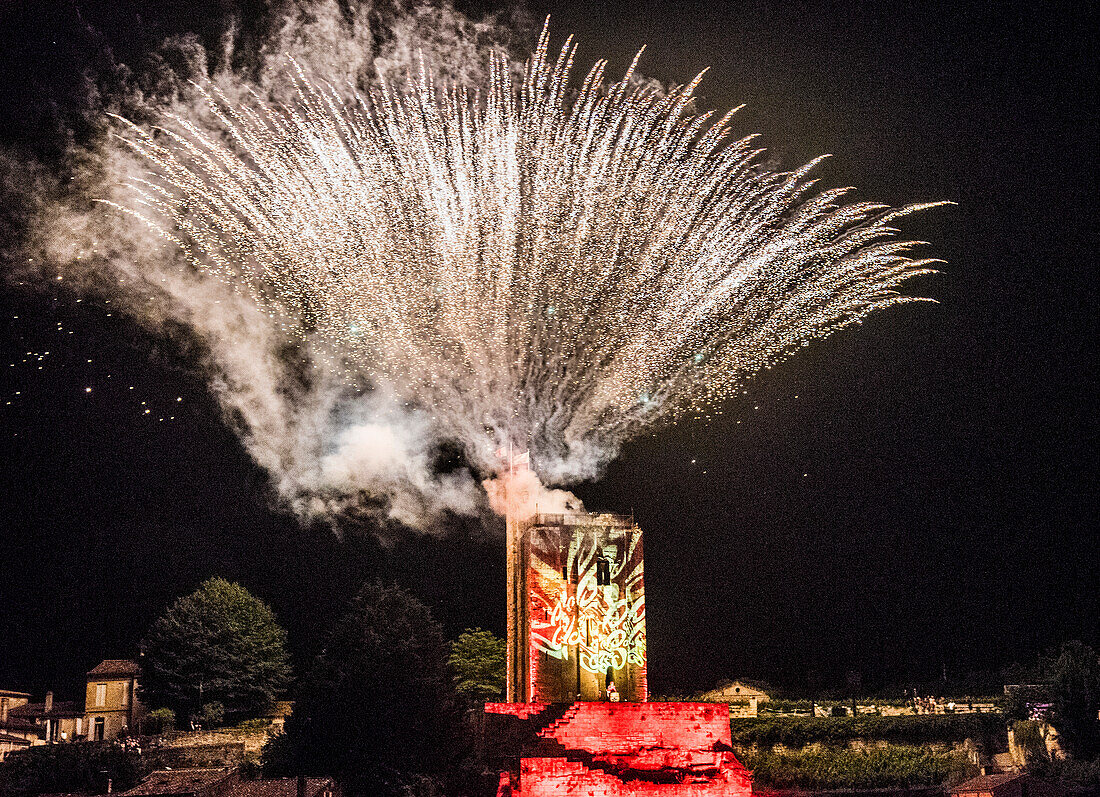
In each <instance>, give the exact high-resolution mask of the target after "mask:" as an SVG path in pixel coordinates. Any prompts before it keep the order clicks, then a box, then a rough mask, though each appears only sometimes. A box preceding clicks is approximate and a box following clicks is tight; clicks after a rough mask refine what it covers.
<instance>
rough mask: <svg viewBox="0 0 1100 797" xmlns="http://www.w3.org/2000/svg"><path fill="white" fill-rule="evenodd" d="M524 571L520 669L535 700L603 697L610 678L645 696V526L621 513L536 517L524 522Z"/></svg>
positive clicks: (639, 698)
mask: <svg viewBox="0 0 1100 797" xmlns="http://www.w3.org/2000/svg"><path fill="white" fill-rule="evenodd" d="M519 531H520V535H519V536H520V540H521V546H520V557H521V560H522V563H523V567H522V572H523V573H525V574H526V590H524V593H525V594H524V595H523V598H522V601H523V605H522V610H521V611H520V612H519V615H520V623H519V624H520V628H518V629H517V631H519V636H520V638H521V639H525V640H526V645H523V646H517V651H516V653H517V654H518V655H519V656H521V657H522V659H523V660H522V662H517V669H519V668H522V669H519V671H520V672H521V673H523V675H524V676H525V678H524V680H525V681H526V683H525V687H526V688H525V689H524V690H522V691H523V693H524V695H525V697H526V699H527V700H529V701H539V702H545V703H560V702H572V701H573V700H575V699H577V697H578V695H579V696H580V699H582V700H599V699H601V698H602V697H604V696H605V694H606V689H607V684H608V678H609V676H610V679H611V680H612V681H613V682H614V684H615V687H616V690H617V691H618V693H619V695H620V697H621V699H622V700H624V701H634V702H644V701H645V700H646V698H647V696H648V689H647V684H646V646H645V643H646V638H645V584H644V571H643V564H642V532H641V529H639V528H638V527H637V526H635V525H634V523H633V521H632V519H630V518H628V517H623V516H620V515H589V514H572V515H535V516H533V517H531V518H530V519H528V520H527V521H525V522H523V523H522V524H520V529H519Z"/></svg>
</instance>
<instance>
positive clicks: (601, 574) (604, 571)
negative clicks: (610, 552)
mask: <svg viewBox="0 0 1100 797" xmlns="http://www.w3.org/2000/svg"><path fill="white" fill-rule="evenodd" d="M610 583H611V563H610V562H608V561H607V560H606V559H597V560H596V585H597V586H600V587H606V586H607V585H608V584H610Z"/></svg>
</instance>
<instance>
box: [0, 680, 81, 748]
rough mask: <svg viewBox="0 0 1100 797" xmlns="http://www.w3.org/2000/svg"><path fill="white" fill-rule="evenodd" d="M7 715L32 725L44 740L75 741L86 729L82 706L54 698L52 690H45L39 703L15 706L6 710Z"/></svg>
mask: <svg viewBox="0 0 1100 797" xmlns="http://www.w3.org/2000/svg"><path fill="white" fill-rule="evenodd" d="M8 717H9V718H11V719H16V720H24V721H26V722H29V723H31V724H32V725H34V727H35V729H36V731H37V736H38V738H39V739H41V740H42V741H44V742H71V741H75V740H77V739H82V738H84V737H85V735H86V731H87V728H86V727H85V723H84V709H83V707H81V706H80V705H78V704H77V703H75V702H74V701H71V700H54V699H53V692H47V693H46V699H45V700H44V701H43V702H41V703H24V704H23V705H21V706H16V707H15V708H13V709H11V710H10V711H8Z"/></svg>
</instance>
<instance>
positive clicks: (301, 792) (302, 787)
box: [298, 775, 306, 797]
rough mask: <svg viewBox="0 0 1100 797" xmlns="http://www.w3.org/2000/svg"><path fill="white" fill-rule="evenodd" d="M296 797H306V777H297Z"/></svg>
mask: <svg viewBox="0 0 1100 797" xmlns="http://www.w3.org/2000/svg"><path fill="white" fill-rule="evenodd" d="M298 797H306V776H305V775H299V776H298Z"/></svg>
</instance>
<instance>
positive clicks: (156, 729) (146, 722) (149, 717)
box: [142, 708, 176, 735]
mask: <svg viewBox="0 0 1100 797" xmlns="http://www.w3.org/2000/svg"><path fill="white" fill-rule="evenodd" d="M175 729H176V712H174V711H172V709H170V708H155V709H153V710H152V711H150V712H149V713H148V714H146V715H145V718H144V719H143V720H142V730H143V731H144V732H145V733H148V734H150V735H156V734H160V733H170V732H171V731H174V730H175Z"/></svg>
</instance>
